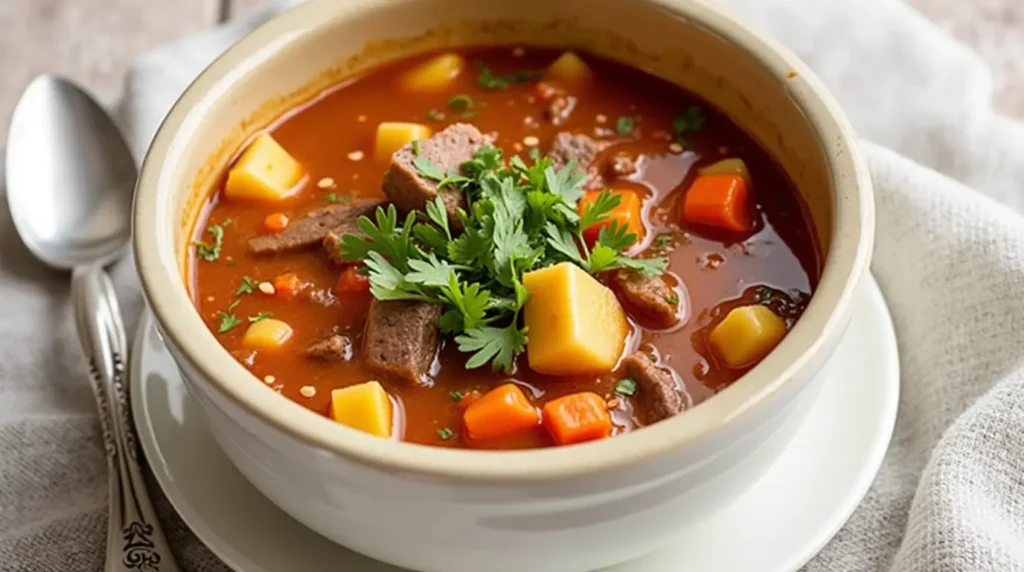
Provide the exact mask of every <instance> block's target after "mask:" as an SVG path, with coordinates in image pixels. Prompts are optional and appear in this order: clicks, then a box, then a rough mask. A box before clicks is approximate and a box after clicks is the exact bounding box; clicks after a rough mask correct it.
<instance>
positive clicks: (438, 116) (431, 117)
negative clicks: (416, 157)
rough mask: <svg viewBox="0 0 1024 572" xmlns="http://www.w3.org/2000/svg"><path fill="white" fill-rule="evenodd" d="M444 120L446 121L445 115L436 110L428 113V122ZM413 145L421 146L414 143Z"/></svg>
mask: <svg viewBox="0 0 1024 572" xmlns="http://www.w3.org/2000/svg"><path fill="white" fill-rule="evenodd" d="M442 119H444V114H442V113H441V112H440V111H438V110H436V109H431V110H429V111H427V121H441V120H442ZM413 143H416V146H417V147H418V146H419V142H417V141H413Z"/></svg>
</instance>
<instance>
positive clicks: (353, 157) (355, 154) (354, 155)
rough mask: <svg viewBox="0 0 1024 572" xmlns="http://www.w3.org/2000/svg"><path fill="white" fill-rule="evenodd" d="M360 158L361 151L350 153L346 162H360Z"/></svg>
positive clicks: (361, 155) (361, 156)
mask: <svg viewBox="0 0 1024 572" xmlns="http://www.w3.org/2000/svg"><path fill="white" fill-rule="evenodd" d="M362 158H363V152H362V151H352V152H351V153H349V154H348V160H349V161H360V160H362Z"/></svg>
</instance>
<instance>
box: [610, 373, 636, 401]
mask: <svg viewBox="0 0 1024 572" xmlns="http://www.w3.org/2000/svg"><path fill="white" fill-rule="evenodd" d="M615 395H618V396H621V397H632V396H634V395H636V381H634V380H632V379H630V378H628V377H624V378H622V379H620V380H619V382H618V383H616V384H615Z"/></svg>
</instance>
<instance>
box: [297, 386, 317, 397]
mask: <svg viewBox="0 0 1024 572" xmlns="http://www.w3.org/2000/svg"><path fill="white" fill-rule="evenodd" d="M299 394H300V395H302V396H303V397H313V396H314V395H316V388H315V387H313V386H312V385H303V386H302V387H300V388H299Z"/></svg>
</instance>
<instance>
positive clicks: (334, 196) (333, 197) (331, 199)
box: [324, 193, 341, 203]
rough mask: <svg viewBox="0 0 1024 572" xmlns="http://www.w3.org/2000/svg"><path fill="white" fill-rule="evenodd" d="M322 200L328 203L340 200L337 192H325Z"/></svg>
mask: <svg viewBox="0 0 1024 572" xmlns="http://www.w3.org/2000/svg"><path fill="white" fill-rule="evenodd" d="M324 200H326V201H327V202H329V203H337V202H339V201H341V197H339V196H338V193H327V194H326V195H324Z"/></svg>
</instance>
